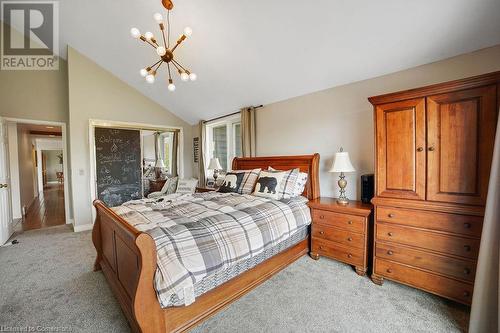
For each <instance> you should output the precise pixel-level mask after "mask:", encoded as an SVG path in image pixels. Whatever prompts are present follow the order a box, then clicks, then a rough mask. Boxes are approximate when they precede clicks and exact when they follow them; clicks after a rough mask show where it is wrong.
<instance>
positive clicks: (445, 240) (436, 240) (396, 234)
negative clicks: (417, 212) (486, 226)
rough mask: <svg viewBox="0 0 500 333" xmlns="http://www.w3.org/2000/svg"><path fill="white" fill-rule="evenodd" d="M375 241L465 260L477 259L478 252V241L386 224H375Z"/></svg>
mask: <svg viewBox="0 0 500 333" xmlns="http://www.w3.org/2000/svg"><path fill="white" fill-rule="evenodd" d="M376 239H377V240H384V241H389V242H396V243H401V244H407V245H412V246H416V247H419V248H424V249H429V250H434V251H438V252H442V253H446V254H454V255H458V256H462V257H466V258H477V254H478V252H479V240H478V239H472V238H462V237H455V236H449V235H445V234H440V233H435V232H432V231H427V230H421V229H414V228H409V227H404V226H398V225H393V224H387V223H377V233H376Z"/></svg>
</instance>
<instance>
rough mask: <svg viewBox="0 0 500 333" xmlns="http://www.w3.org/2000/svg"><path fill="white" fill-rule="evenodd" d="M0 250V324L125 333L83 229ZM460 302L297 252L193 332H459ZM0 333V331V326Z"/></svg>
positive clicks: (26, 236)
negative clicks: (378, 280)
mask: <svg viewBox="0 0 500 333" xmlns="http://www.w3.org/2000/svg"><path fill="white" fill-rule="evenodd" d="M16 238H17V239H18V240H19V241H20V244H17V245H13V246H9V247H3V248H0V267H1V268H2V273H1V274H0V328H1V327H2V326H3V327H4V331H5V328H8V327H13V328H14V327H26V326H32V327H35V328H36V327H40V328H45V327H52V328H54V327H66V328H69V329H70V330H71V331H72V332H126V331H128V330H129V328H128V326H127V323H126V320H125V318H124V316H123V314H122V313H121V310H120V308H119V306H118V303H117V302H116V300H115V298H114V296H113V295H112V293H111V291H110V289H109V287H108V285H107V283H106V281H105V279H104V277H103V275H102V273H100V272H97V273H94V272H92V264H93V260H94V255H95V251H94V248H93V246H92V242H91V239H90V232H83V233H73V232H71V229H70V228H69V227H67V226H63V227H54V228H49V229H43V230H38V231H28V232H25V233H23V234H21V235H18V236H16ZM468 311H469V309H468V307H465V306H462V305H459V304H456V303H454V302H451V301H447V300H444V299H442V298H440V297H437V296H433V295H431V294H428V293H425V292H422V291H419V290H416V289H413V288H409V287H405V286H402V285H399V284H396V283H391V282H386V283H385V284H384V285H383V286H382V287H379V286H376V285H374V284H373V283H372V282H371V281H370V280H369V279H368V278H362V277H359V276H358V275H356V274H355V273H354V272H353V270H352V269H351V268H350V266H347V265H344V264H341V263H338V262H335V261H333V260H328V259H325V258H321V259H320V260H319V261H314V260H312V259H310V258H309V257H307V256H304V257H303V258H301V259H299V260H298V261H297V262H295V263H294V264H292V265H291V266H289V267H287V268H286V269H285V270H283V271H282V272H280V273H279V274H277V275H276V276H274V277H273V278H272V279H271V280H269V281H267V282H266V283H264V284H263V285H261V286H259V287H258V288H257V289H255V290H253V291H252V292H250V293H249V294H247V295H246V296H244V297H243V298H241V299H240V300H238V301H237V302H235V303H233V304H232V305H230V306H229V307H227V308H226V309H225V310H223V311H222V312H220V313H219V314H217V315H215V316H214V317H212V318H211V319H209V320H207V321H206V322H204V323H203V324H201V325H200V326H198V327H197V328H195V329H194V330H193V331H194V332H235V331H238V332H306V331H307V332H360V331H369V332H416V331H418V332H460V331H465V327H466V326H467V320H468ZM0 331H1V330H0Z"/></svg>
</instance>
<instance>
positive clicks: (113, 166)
mask: <svg viewBox="0 0 500 333" xmlns="http://www.w3.org/2000/svg"><path fill="white" fill-rule="evenodd" d="M94 133H95V150H96V174H97V196H98V198H99V199H100V200H102V201H104V203H106V204H107V205H108V206H110V207H114V206H118V205H121V204H122V203H124V202H126V201H129V200H134V199H138V198H140V197H141V196H142V185H141V184H142V179H141V178H142V174H141V138H140V131H139V130H130V129H116V128H101V127H96V128H95V131H94Z"/></svg>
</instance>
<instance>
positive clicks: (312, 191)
mask: <svg viewBox="0 0 500 333" xmlns="http://www.w3.org/2000/svg"><path fill="white" fill-rule="evenodd" d="M269 166H270V167H273V168H274V169H276V170H290V169H295V168H299V169H300V171H301V172H307V174H308V175H309V176H308V178H307V184H306V188H305V190H304V193H303V195H304V196H305V197H307V198H308V199H309V200H312V199H316V198H319V154H318V153H316V154H314V155H300V156H270V157H236V158H234V159H233V170H249V169H257V168H261V169H262V170H266V169H267V167H269Z"/></svg>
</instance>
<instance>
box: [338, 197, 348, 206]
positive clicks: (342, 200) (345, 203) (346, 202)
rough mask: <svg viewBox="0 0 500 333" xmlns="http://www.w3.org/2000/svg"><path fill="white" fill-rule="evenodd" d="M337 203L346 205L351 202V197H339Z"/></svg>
mask: <svg viewBox="0 0 500 333" xmlns="http://www.w3.org/2000/svg"><path fill="white" fill-rule="evenodd" d="M337 203H338V204H339V205H344V206H345V205H348V204H349V199H347V198H338V199H337Z"/></svg>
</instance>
